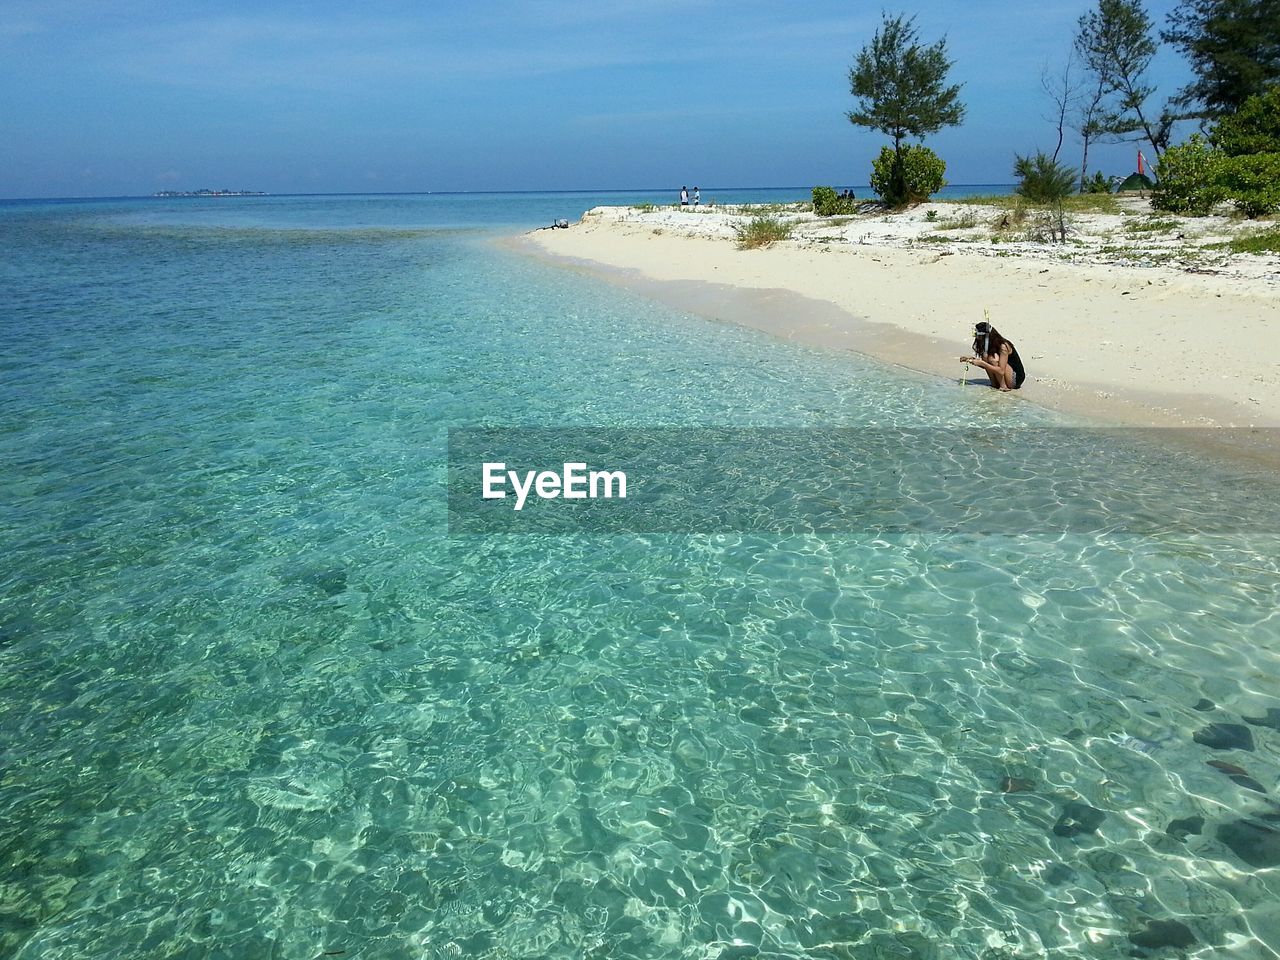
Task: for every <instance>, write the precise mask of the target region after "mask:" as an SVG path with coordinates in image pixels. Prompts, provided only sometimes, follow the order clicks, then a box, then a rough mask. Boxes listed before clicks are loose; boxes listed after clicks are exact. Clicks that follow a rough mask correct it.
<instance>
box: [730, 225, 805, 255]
mask: <svg viewBox="0 0 1280 960" xmlns="http://www.w3.org/2000/svg"><path fill="white" fill-rule="evenodd" d="M733 232H734V233H735V234H737V237H738V249H740V250H754V249H755V248H756V247H767V246H768V245H769V244H771V243H773V242H774V241H775V240H786V239H787V238H788V237H790V236H791V224H789V223H783V222H782V221H781V220H777V219H775V218H773V217H753V218H752V219H751V220H750V221H749V222H748V223H746V224H745V225H743V226H739V227H734V228H733Z"/></svg>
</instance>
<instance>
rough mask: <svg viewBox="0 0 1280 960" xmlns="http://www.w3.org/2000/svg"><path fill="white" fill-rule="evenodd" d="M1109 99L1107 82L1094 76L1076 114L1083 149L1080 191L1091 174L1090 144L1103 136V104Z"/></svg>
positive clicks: (1076, 125)
mask: <svg viewBox="0 0 1280 960" xmlns="http://www.w3.org/2000/svg"><path fill="white" fill-rule="evenodd" d="M1106 99H1107V84H1106V81H1105V80H1103V79H1102V77H1100V76H1096V75H1095V76H1094V78H1093V83H1092V84H1090V85H1089V87H1088V89H1087V90H1085V92H1084V93H1083V94H1082V95H1081V97H1080V99H1079V101H1078V104H1077V107H1076V115H1075V124H1074V126H1075V128H1076V130H1078V131H1079V132H1080V141H1081V145H1082V147H1083V149H1082V150H1081V152H1080V192H1081V193H1083V192H1084V189H1085V178H1086V177H1087V176H1088V175H1089V144H1090V143H1092V142H1093V141H1094V139H1096V138H1097V137H1099V136H1101V135H1102V133H1103V131H1102V117H1103V114H1104V113H1105V111H1104V109H1103V104H1104V102H1105V101H1106Z"/></svg>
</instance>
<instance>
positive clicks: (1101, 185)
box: [1080, 170, 1111, 193]
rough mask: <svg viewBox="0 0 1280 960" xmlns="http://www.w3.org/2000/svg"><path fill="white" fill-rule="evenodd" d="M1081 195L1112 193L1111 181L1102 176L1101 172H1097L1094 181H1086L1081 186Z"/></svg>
mask: <svg viewBox="0 0 1280 960" xmlns="http://www.w3.org/2000/svg"><path fill="white" fill-rule="evenodd" d="M1080 192H1081V193H1110V192H1111V181H1110V179H1108V178H1107V177H1104V176H1103V175H1102V171H1101V170H1095V171H1094V173H1093V179H1092V180H1084V181H1082V183H1081V186H1080Z"/></svg>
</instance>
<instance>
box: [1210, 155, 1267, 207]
mask: <svg viewBox="0 0 1280 960" xmlns="http://www.w3.org/2000/svg"><path fill="white" fill-rule="evenodd" d="M1219 182H1220V183H1221V184H1222V187H1223V188H1224V189H1225V191H1226V194H1227V197H1228V198H1229V199H1230V200H1231V202H1232V203H1233V204H1234V205H1235V208H1236V209H1237V210H1239V211H1240V212H1241V213H1243V214H1244V215H1245V216H1246V217H1250V218H1257V217H1265V216H1266V215H1267V214H1269V213H1275V212H1276V211H1277V210H1280V153H1252V154H1247V155H1245V156H1239V157H1226V158H1224V159H1223V160H1222V161H1221V163H1220V172H1219Z"/></svg>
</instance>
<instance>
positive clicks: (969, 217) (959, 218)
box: [933, 210, 978, 231]
mask: <svg viewBox="0 0 1280 960" xmlns="http://www.w3.org/2000/svg"><path fill="white" fill-rule="evenodd" d="M977 225H978V218H977V216H975V215H974V214H973V213H972V212H971V211H968V210H966V211H965V212H964V213H959V214H956V215H955V216H953V217H947V219H945V220H939V221H938V223H937V225H936V226H935V227H934V228H933V229H934V230H938V231H943V230H972V229H973V228H974V227H976V226H977Z"/></svg>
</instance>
